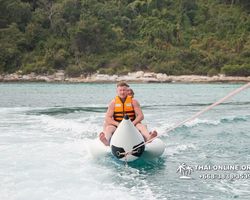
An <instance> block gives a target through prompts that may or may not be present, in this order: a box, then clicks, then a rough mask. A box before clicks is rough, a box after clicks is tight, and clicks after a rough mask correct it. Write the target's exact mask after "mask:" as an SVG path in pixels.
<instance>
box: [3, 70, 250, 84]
mask: <svg viewBox="0 0 250 200" xmlns="http://www.w3.org/2000/svg"><path fill="white" fill-rule="evenodd" d="M119 81H125V82H134V83H245V82H250V76H248V77H232V76H225V75H219V76H213V77H208V76H197V75H182V76H168V75H167V74H161V73H154V72H142V71H138V72H135V73H128V75H124V76H118V75H112V76H109V75H106V74H98V73H96V74H92V75H90V76H87V77H84V76H80V77H77V78H72V77H68V76H66V75H65V71H63V70H58V71H57V72H55V73H54V74H52V75H37V74H35V73H30V74H26V75H19V74H18V73H13V74H2V75H0V82H48V83H51V82H61V83H112V82H119Z"/></svg>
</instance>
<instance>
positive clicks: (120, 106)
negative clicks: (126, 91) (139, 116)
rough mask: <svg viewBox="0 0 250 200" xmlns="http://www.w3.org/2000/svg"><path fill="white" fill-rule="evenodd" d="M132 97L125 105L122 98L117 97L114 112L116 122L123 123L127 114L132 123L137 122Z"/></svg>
mask: <svg viewBox="0 0 250 200" xmlns="http://www.w3.org/2000/svg"><path fill="white" fill-rule="evenodd" d="M131 99H132V98H131V96H127V98H126V100H125V102H124V103H122V101H121V99H120V97H118V96H117V97H115V110H114V120H115V121H117V122H121V121H122V119H123V117H124V116H125V114H127V115H128V116H129V118H130V120H131V121H134V120H135V111H134V108H133V106H132V100H131Z"/></svg>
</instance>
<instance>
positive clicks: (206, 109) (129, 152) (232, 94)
mask: <svg viewBox="0 0 250 200" xmlns="http://www.w3.org/2000/svg"><path fill="white" fill-rule="evenodd" d="M249 86H250V82H249V83H247V84H245V85H244V86H242V87H241V88H239V89H237V90H235V91H234V92H233V93H231V94H229V95H227V96H225V97H224V98H222V99H221V100H219V101H217V102H216V103H214V104H212V105H210V106H208V107H206V108H205V109H203V110H201V111H200V112H198V113H197V114H195V115H194V116H192V117H190V118H188V119H186V120H184V121H183V122H180V123H179V124H177V125H175V126H174V127H172V128H170V129H168V130H166V131H164V132H163V133H161V134H160V135H157V136H155V137H153V138H151V139H150V140H148V141H146V142H144V143H143V144H141V145H139V146H137V147H136V148H134V149H132V150H130V151H127V152H124V153H123V154H124V155H125V161H126V165H127V159H126V156H127V155H129V154H132V152H134V151H135V150H136V149H137V148H139V147H141V146H143V145H145V144H147V143H150V142H151V141H153V140H154V139H155V138H157V137H160V136H162V135H164V134H166V133H168V132H169V131H172V130H174V129H176V128H177V127H179V126H181V125H183V124H185V123H186V122H188V121H190V120H192V119H194V118H195V117H197V116H199V115H201V114H202V113H204V112H206V111H208V110H210V109H211V108H213V107H214V106H216V105H218V104H220V103H222V102H223V101H225V100H227V99H229V98H231V97H232V96H234V95H236V94H238V93H240V92H241V91H242V90H244V89H246V88H248V87H249Z"/></svg>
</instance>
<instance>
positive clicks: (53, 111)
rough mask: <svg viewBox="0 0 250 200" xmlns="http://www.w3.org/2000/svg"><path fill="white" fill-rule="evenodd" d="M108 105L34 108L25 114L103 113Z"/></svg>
mask: <svg viewBox="0 0 250 200" xmlns="http://www.w3.org/2000/svg"><path fill="white" fill-rule="evenodd" d="M107 108H108V107H98V106H94V107H59V108H47V109H34V110H30V111H27V112H26V114H27V115H50V116H53V115H61V114H69V113H77V112H79V113H82V112H94V113H105V112H106V111H107Z"/></svg>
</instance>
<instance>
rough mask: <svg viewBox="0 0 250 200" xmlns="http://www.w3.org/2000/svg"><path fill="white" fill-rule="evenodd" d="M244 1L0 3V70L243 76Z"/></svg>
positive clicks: (249, 9) (246, 68) (248, 16)
mask: <svg viewBox="0 0 250 200" xmlns="http://www.w3.org/2000/svg"><path fill="white" fill-rule="evenodd" d="M249 41H250V1H249V0H202V1H201V0H36V1H35V0H8V1H7V0H0V73H13V72H15V71H20V72H22V73H23V74H25V73H30V72H36V73H38V74H40V73H49V72H54V71H55V70H58V69H63V70H66V72H67V73H68V75H70V76H79V75H81V74H82V75H88V74H91V73H95V72H97V71H99V72H100V73H106V74H118V75H120V74H126V73H128V72H134V71H139V70H143V71H153V72H156V73H166V74H169V75H185V74H186V75H190V74H197V75H210V76H212V75H217V74H219V73H224V74H226V75H231V76H250V43H249Z"/></svg>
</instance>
